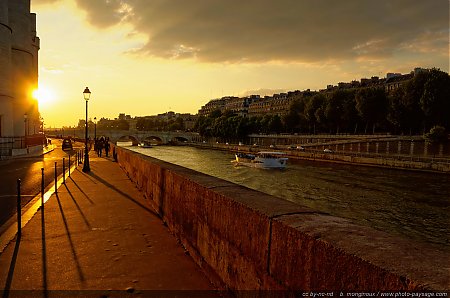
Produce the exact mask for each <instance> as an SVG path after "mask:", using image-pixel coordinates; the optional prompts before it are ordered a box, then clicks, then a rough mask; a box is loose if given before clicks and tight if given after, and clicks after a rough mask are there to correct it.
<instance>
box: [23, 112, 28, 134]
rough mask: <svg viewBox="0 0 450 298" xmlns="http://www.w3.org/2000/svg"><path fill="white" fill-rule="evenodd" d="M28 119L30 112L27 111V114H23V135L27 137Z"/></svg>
mask: <svg viewBox="0 0 450 298" xmlns="http://www.w3.org/2000/svg"><path fill="white" fill-rule="evenodd" d="M27 119H28V114H27V113H25V114H23V125H24V126H23V131H24V133H23V135H24V136H25V137H26V136H27Z"/></svg>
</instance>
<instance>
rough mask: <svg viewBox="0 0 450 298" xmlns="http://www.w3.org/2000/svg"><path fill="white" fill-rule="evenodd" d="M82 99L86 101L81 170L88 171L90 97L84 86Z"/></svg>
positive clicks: (89, 169)
mask: <svg viewBox="0 0 450 298" xmlns="http://www.w3.org/2000/svg"><path fill="white" fill-rule="evenodd" d="M83 96H84V100H85V101H86V123H85V125H86V131H85V143H84V164H83V172H85V173H88V172H90V171H91V168H90V167H89V152H88V101H89V98H90V97H91V91H89V88H88V87H86V89H84V91H83Z"/></svg>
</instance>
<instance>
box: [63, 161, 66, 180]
mask: <svg viewBox="0 0 450 298" xmlns="http://www.w3.org/2000/svg"><path fill="white" fill-rule="evenodd" d="M63 184H66V159H65V158H64V157H63Z"/></svg>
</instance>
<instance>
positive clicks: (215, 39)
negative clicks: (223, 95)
mask: <svg viewBox="0 0 450 298" xmlns="http://www.w3.org/2000/svg"><path fill="white" fill-rule="evenodd" d="M34 1H36V0H34ZM40 1H44V0H40ZM47 1H48V0H47ZM77 3H78V5H79V7H81V8H82V9H84V10H86V11H87V12H88V16H89V21H90V22H91V23H92V24H93V25H95V26H98V27H100V28H104V27H108V26H112V25H115V24H118V23H120V22H125V21H126V22H130V23H131V24H132V25H133V26H134V27H135V29H136V30H137V31H138V32H140V33H144V34H146V35H147V36H148V42H147V43H146V44H145V45H144V46H143V47H142V48H141V49H140V50H139V52H140V53H143V54H147V55H151V56H156V57H163V58H177V59H182V58H186V57H188V58H189V57H196V58H197V59H198V60H200V61H207V62H266V61H277V60H278V61H298V62H311V61H324V60H342V59H351V60H352V59H357V58H376V59H379V58H386V57H389V56H391V55H393V54H394V53H395V52H396V51H397V50H398V49H399V48H402V49H407V48H409V49H411V51H412V50H413V49H415V50H417V51H424V50H425V48H427V45H430V44H433V45H434V46H436V45H439V46H440V47H442V49H441V52H444V53H445V52H446V53H447V54H448V33H449V31H448V30H449V29H448V22H449V1H448V0H428V1H422V0H396V1H392V0H377V1H374V0H343V1H336V0H246V1H237V0H189V1H187V0H151V1H149V0H95V1H92V0H77ZM433 35H440V36H442V35H445V36H447V39H446V41H447V42H442V41H441V42H434V41H433V40H429V39H430V36H433ZM421 38H423V39H424V40H421ZM420 44H422V45H423V46H424V47H425V48H420V49H419V48H418V45H420Z"/></svg>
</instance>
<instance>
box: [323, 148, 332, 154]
mask: <svg viewBox="0 0 450 298" xmlns="http://www.w3.org/2000/svg"><path fill="white" fill-rule="evenodd" d="M323 152H324V153H333V150H331V149H328V148H326V149H323Z"/></svg>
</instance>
